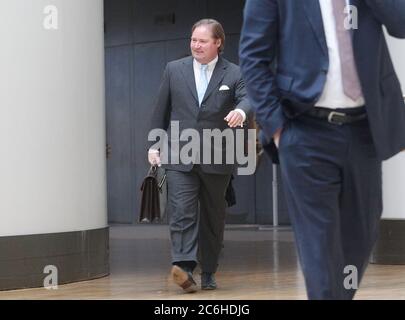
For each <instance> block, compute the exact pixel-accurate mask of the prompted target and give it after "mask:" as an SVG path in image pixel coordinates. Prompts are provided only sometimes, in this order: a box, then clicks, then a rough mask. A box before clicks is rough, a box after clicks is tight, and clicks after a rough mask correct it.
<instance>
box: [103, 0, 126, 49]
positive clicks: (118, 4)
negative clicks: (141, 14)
mask: <svg viewBox="0 0 405 320" xmlns="http://www.w3.org/2000/svg"><path fill="white" fill-rule="evenodd" d="M131 7H132V0H119V1H117V0H105V1H104V29H105V31H106V32H105V46H107V47H111V46H118V45H123V44H129V43H131V42H132V37H131V34H132V33H131V30H132V29H131Z"/></svg>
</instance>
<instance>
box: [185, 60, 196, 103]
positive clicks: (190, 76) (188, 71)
mask: <svg viewBox="0 0 405 320" xmlns="http://www.w3.org/2000/svg"><path fill="white" fill-rule="evenodd" d="M181 72H182V73H183V76H184V79H185V80H186V83H187V86H188V87H189V89H190V91H191V94H192V95H193V97H194V99H195V100H196V101H197V103H198V96H197V88H196V84H195V76H194V67H193V57H190V58H189V59H187V60H185V61H184V62H183V68H182V70H181Z"/></svg>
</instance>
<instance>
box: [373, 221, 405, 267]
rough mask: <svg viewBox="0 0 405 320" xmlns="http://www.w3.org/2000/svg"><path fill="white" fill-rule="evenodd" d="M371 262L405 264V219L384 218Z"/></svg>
mask: <svg viewBox="0 0 405 320" xmlns="http://www.w3.org/2000/svg"><path fill="white" fill-rule="evenodd" d="M370 262H371V263H376V264H405V220H401V219H382V220H381V222H380V235H379V238H378V240H377V243H376V245H375V246H374V250H373V253H372V255H371V261H370Z"/></svg>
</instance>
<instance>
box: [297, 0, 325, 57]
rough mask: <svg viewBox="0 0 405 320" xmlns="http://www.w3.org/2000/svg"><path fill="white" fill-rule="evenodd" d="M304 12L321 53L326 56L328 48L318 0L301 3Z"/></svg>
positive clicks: (306, 0)
mask: <svg viewBox="0 0 405 320" xmlns="http://www.w3.org/2000/svg"><path fill="white" fill-rule="evenodd" d="M303 5H304V9H305V10H304V11H305V14H306V16H307V18H308V20H309V23H310V24H311V27H312V30H313V31H314V32H315V34H316V38H317V39H318V42H319V45H320V46H321V48H322V51H323V53H324V54H325V55H326V56H328V47H327V44H326V37H325V30H324V27H323V19H322V12H321V7H320V5H319V0H305V1H303Z"/></svg>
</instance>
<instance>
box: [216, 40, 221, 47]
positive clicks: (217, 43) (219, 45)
mask: <svg viewBox="0 0 405 320" xmlns="http://www.w3.org/2000/svg"><path fill="white" fill-rule="evenodd" d="M221 45H222V40H221V39H217V42H216V46H217V48H218V49H219V48H220V47H221Z"/></svg>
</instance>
